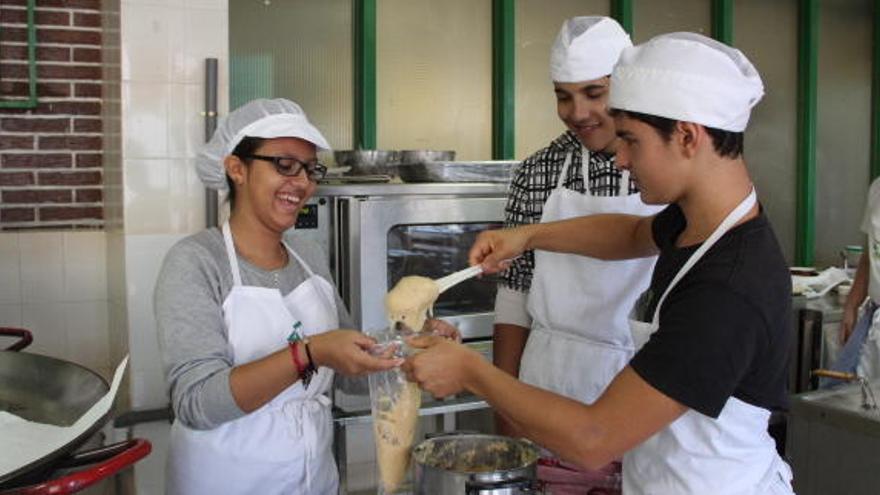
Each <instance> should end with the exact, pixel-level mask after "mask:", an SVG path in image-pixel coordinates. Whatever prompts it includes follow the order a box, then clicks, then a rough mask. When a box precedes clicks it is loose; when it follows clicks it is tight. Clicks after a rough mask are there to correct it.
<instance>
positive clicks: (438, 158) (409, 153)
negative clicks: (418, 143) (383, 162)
mask: <svg viewBox="0 0 880 495" xmlns="http://www.w3.org/2000/svg"><path fill="white" fill-rule="evenodd" d="M452 160H455V151H452V150H442V151H441V150H403V151H401V152H400V163H431V162H450V161H452Z"/></svg>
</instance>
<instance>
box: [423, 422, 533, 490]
mask: <svg viewBox="0 0 880 495" xmlns="http://www.w3.org/2000/svg"><path fill="white" fill-rule="evenodd" d="M538 457H539V451H538V448H537V447H535V446H534V445H532V444H531V443H529V442H527V441H525V440H517V439H514V438H510V437H503V436H499V435H483V434H472V433H466V434H460V433H456V434H450V435H444V436H439V437H435V438H429V439H428V440H425V441H424V442H422V443H420V444H419V445H417V446H416V447H415V448H414V449H413V463H414V466H415V493H417V494H419V495H453V494H454V495H462V494H467V495H477V494H479V495H489V494H493V495H501V494H504V495H514V494H526V493H531V494H533V493H537V461H538Z"/></svg>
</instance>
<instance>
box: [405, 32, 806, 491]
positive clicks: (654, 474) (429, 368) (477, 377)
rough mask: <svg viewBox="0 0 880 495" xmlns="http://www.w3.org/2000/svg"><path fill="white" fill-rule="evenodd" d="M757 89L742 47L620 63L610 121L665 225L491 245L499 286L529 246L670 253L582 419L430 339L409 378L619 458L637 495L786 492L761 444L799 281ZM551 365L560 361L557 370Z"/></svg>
mask: <svg viewBox="0 0 880 495" xmlns="http://www.w3.org/2000/svg"><path fill="white" fill-rule="evenodd" d="M762 95H763V84H762V82H761V79H760V76H759V75H758V73H757V71H756V70H755V68H754V66H752V64H751V63H750V62H749V61H748V59H746V57H745V56H744V55H743V54H742V53H741V52H740V51H739V50H736V49H733V48H731V47H729V46H727V45H724V44H722V43H719V42H717V41H715V40H712V39H709V38H706V37H705V36H702V35H698V34H694V33H671V34H667V35H661V36H658V37H656V38H653V39H652V40H650V41H648V42H647V43H644V44H642V45H638V46H635V47H632V48H628V49H626V50H624V52H623V53H622V55H621V57H620V59H619V61H618V63H617V65H616V66H615V67H614V71H613V73H612V75H611V94H610V99H609V106H610V107H611V109H612V112H613V115H614V118H615V127H616V129H617V135H618V137H619V143H618V146H617V165H618V166H619V167H621V168H623V169H625V170H628V171H629V172H630V173H631V176H632V177H633V178H634V179H635V180H636V182H637V183H638V185H639V192H640V194H641V199H642V200H643V201H644V202H646V203H648V204H669V205H670V206H669V207H668V208H666V209H665V210H664V211H662V212H661V213H659V214H658V215H656V216H653V217H639V216H627V215H593V216H587V217H580V218H575V219H572V220H566V221H561V222H553V223H544V224H536V225H528V226H523V227H518V228H515V229H506V230H500V231H498V230H496V231H488V232H484V233H482V234H481V235H480V237H479V238H478V239H477V242H476V243H475V244H474V246H473V247H472V248H471V257H470V259H471V262H472V263H473V264H476V263H480V264H482V265H483V267H484V269H485V270H486V271H488V272H493V271H499V270H501V269H503V268H504V262H503V261H502V260H505V259H509V258H511V257H513V256H516V255H517V254H519V253H521V252H523V251H524V250H526V249H539V250H547V251H555V252H568V253H576V254H582V255H585V256H591V257H594V258H601V259H627V258H639V257H644V256H649V255H653V254H657V253H659V255H660V257H659V259H658V262H657V266H656V268H655V271H654V274H653V277H652V283H651V287H650V289H649V291H648V292H646V293H645V294H643V296H642V297H641V298H640V300H639V302H638V303H637V305H636V308H634V309H635V311H634V314H633V316H634V318H631V321H630V328H631V332H632V337H633V342H634V343H635V346H636V355H635V357H634V358H633V360H632V361H631V363H630V365H629V366H627V367H626V368H624V369H623V370H622V371H621V372H620V373H619V374H618V375H617V376H616V377H615V378H614V380H613V381H612V382H611V384H610V385H609V386H608V388H607V389H606V390H605V392H604V393H603V394H602V396H601V397H599V399H598V400H597V401H596V402H595V403H593V404H591V405H586V404H582V403H579V402H576V401H573V400H571V399H567V398H565V397H562V396H559V395H556V394H552V393H550V392H547V391H544V390H541V389H537V388H534V387H531V386H529V385H526V384H523V383H521V382H518V381H516V380H515V379H513V378H512V377H510V376H509V375H507V374H505V373H503V372H502V371H500V370H498V369H496V368H494V367H492V365H491V364H489V363H488V362H486V361H485V360H483V359H481V357H480V356H479V355H478V354H476V353H475V352H473V351H470V350H468V349H467V348H465V347H463V346H461V345H459V344H456V343H453V342H449V341H445V340H442V339H436V338H430V337H426V338H420V339H414V340H413V341H412V344H413V345H414V346H416V347H422V348H424V351H423V352H420V353H418V354H415V355H414V356H413V357H411V358H409V359H408V360H407V362H406V363H405V364H404V369H406V370H407V372H408V374H409V376H410V378H411V379H412V380H414V381H416V382H418V383H419V385H420V386H422V388H424V389H426V390H428V391H429V392H431V393H433V394H434V395H436V396H446V395H449V394H452V393H456V392H458V391H460V390H462V389H467V390H469V391H471V392H473V393H476V394H477V395H480V396H482V397H485V398H486V399H487V400H488V402H489V403H490V404H491V405H492V406H493V407H494V408H495V409H496V411H498V412H499V413H500V414H502V415H504V416H505V417H506V418H507V419H508V420H509V421H511V422H512V423H513V424H514V425H515V426H516V427H517V431H519V432H522V433H523V434H525V435H526V436H527V437H529V438H530V439H532V440H535V441H536V442H538V443H539V444H541V445H544V446H546V447H548V448H550V449H552V450H553V451H555V452H556V453H557V454H558V455H560V456H561V457H563V458H565V459H568V460H571V461H574V462H576V463H578V464H580V465H582V466H585V467H588V468H593V467H597V466H601V465H602V464H604V463H607V462H608V461H609V460H611V459H614V458H616V457H618V456H620V455H621V454H625V456H624V467H623V478H624V480H623V491H624V493H626V494H627V495H632V494H667V493H668V494H677V495H679V494H701V495H702V494H710V493H711V494H713V495H727V494H729V495H733V494H788V493H793V492H792V489H791V470H790V469H789V467H788V465H787V464H786V463H785V462H784V461H783V460H782V459H781V458H780V457H779V456H778V454H777V453H776V448H775V443H774V441H773V439H772V438H771V437H770V436H769V434H768V433H767V424H768V421H769V418H770V413H771V411H772V410H774V409H778V408H781V407H784V405H785V396H786V391H785V375H786V369H787V366H786V362H787V350H788V345H789V332H790V326H789V323H788V318H789V314H790V302H789V296H790V294H791V291H790V286H789V284H790V278H789V275H788V271H787V267H786V264H785V261H784V259H783V257H782V254H781V252H780V249H779V246H778V243H777V241H776V238H775V236H774V234H773V231H772V228H771V227H770V225H769V223H768V221H767V218H766V217H765V216H764V214H763V213H762V212H761V210H760V206H759V205H758V203H757V200H756V193H755V191H754V187H753V186H752V182H751V179H750V178H749V174H748V171H747V169H746V164H745V161H744V160H743V156H742V149H743V133H744V131H745V128H746V125H747V123H748V118H749V114H750V111H751V108H752V107H753V106H754V105H755V104H756V103H757V102H758V101H759V100H760V99H761V96H762ZM547 358H548V359H552V356H548V357H547Z"/></svg>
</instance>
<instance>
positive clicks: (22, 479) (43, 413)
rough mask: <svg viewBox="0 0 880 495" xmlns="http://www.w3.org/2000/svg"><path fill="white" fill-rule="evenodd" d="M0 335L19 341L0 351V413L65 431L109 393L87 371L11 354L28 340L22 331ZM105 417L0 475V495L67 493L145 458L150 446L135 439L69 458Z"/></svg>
mask: <svg viewBox="0 0 880 495" xmlns="http://www.w3.org/2000/svg"><path fill="white" fill-rule="evenodd" d="M0 336H12V337H18V338H19V339H20V340H19V342H17V343H15V344H13V345H12V346H10V347H8V348H7V349H6V350H0V410H3V411H8V412H10V413H12V414H15V415H16V416H19V417H21V418H24V419H26V420H29V421H34V422H38V423H46V424H52V425H56V426H70V425H72V424H73V423H74V422H76V420H77V419H79V417H80V416H82V414H84V413H85V412H86V411H88V410H89V409H90V408H91V407H92V406H93V405H94V404H95V402H97V401H98V400H99V399H100V398H101V397H103V396H104V395H105V394H106V393H107V391H108V390H109V386H108V385H107V382H106V381H105V380H104V379H103V378H102V377H101V376H100V375H98V374H97V373H95V372H94V371H92V370H90V369H88V368H85V367H83V366H79V365H77V364H74V363H71V362H68V361H64V360H61V359H55V358H51V357H48V356H41V355H39V354H31V353H25V352H15V350H20V349H22V348H23V347H26V346H27V345H28V344H29V343H30V341H31V340H32V338H31V335H30V332H28V331H27V330H24V329H17V328H0ZM109 416H110V413H108V414H106V415H105V416H104V417H102V418H100V419H99V420H98V421H97V422H96V423H95V424H93V425H92V426H91V427H89V428H88V429H87V430H86V431H85V432H84V433H83V434H81V435H80V436H78V437H77V438H75V439H73V440H72V441H70V442H68V443H67V444H66V445H64V446H63V447H61V448H59V449H57V450H56V451H54V452H52V453H50V454H49V455H46V456H44V457H42V458H40V459H38V460H36V461H34V462H32V463H30V464H27V465H25V466H22V467H21V468H19V469H17V470H15V471H13V472H11V473H8V474H6V475H3V476H0V494H4V495H5V494H7V493H16V492H18V491H22V490H24V491H27V493H58V494H61V493H73V492H74V491H78V490H79V489H83V488H85V487H87V486H89V485H91V484H94V483H96V482H98V481H100V480H101V479H103V478H105V477H107V476H110V475H112V474H114V473H115V472H116V471H118V470H120V469H122V468H124V467H126V466H128V465H131V464H133V463H134V462H136V461H137V460H139V459H141V458H143V457H144V456H146V455H147V454H149V452H150V449H151V446H150V443H149V442H147V441H146V440H139V439H135V440H131V441H128V442H122V443H119V444H114V445H111V446H107V447H102V448H100V449H97V450H96V451H89V452H80V453H78V454H76V455H73V456H72V455H71V454H72V453H73V452H74V450H76V449H77V448H78V447H80V446H81V445H82V444H83V443H84V442H85V441H86V440H88V439H89V437H91V436H92V435H94V433H95V432H97V431H98V430H99V429H100V428H101V427H102V426H103V424H104V423H105V422H106V421H107V420H108V419H109ZM99 461H103V462H102V463H101V464H98V465H96V466H92V467H91V469H86V470H82V471H79V472H76V473H73V474H70V475H68V476H65V477H64V478H59V479H56V480H52V481H48V482H47V481H45V480H46V479H47V477H49V476H50V475H51V474H52V473H53V472H54V471H55V470H57V469H60V468H68V467H72V466H81V465H83V464H86V463H88V464H92V463H95V462H99ZM32 484H36V486H29V487H27V489H26V490H25V489H23V488H21V487H22V486H23V485H32ZM7 490H11V491H10V492H7ZM59 490H60V491H59Z"/></svg>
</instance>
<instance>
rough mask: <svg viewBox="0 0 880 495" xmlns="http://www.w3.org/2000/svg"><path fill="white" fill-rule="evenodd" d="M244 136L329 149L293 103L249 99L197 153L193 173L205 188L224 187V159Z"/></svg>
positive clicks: (278, 100)
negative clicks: (291, 139)
mask: <svg viewBox="0 0 880 495" xmlns="http://www.w3.org/2000/svg"><path fill="white" fill-rule="evenodd" d="M245 137H257V138H267V139H271V138H278V137H295V138H300V139H303V140H306V141H308V142H310V143H312V144H314V145H315V146H316V147H317V148H318V149H321V150H330V145H329V144H327V140H326V139H324V136H322V135H321V132H320V131H318V129H317V128H316V127H315V126H313V125H312V124H311V122H309V119H308V118H307V117H306V113H305V112H303V109H302V108H300V106H299V105H297V104H296V103H294V102H292V101H290V100H285V99H284V98H276V99H274V100H268V99H257V100H252V101H250V102H248V103H246V104H244V105H242V106H240V107H238V108H236V109H235V110H234V111H233V112H232V113H230V114H229V115H228V116H226V118H225V119H223V120H222V121H221V122H220V125H219V126H217V130H216V131H214V136H213V137H211V140H210V141H208V143H207V144H205V146H204V147H203V148H202V151H201V152H199V154H198V156H196V172H197V173H198V175H199V178H200V179H201V180H202V183H203V184H205V187H208V188H210V189H217V190H220V191H225V190H226V189H227V187H228V186H227V184H226V169H225V168H224V167H223V160H224V159H225V158H226V157H227V156H229V155H230V154H232V151H233V150H234V149H235V147H236V146H238V143H240V142H241V140H242V139H244V138H245Z"/></svg>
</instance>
